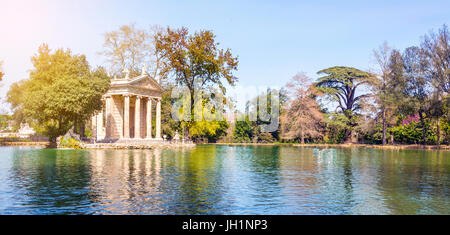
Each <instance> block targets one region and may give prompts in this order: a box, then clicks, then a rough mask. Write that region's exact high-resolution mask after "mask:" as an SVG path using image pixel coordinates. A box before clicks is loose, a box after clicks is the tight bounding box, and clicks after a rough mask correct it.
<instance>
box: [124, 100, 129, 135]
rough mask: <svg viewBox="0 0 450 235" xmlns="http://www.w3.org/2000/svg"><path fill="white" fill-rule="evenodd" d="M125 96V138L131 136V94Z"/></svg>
mask: <svg viewBox="0 0 450 235" xmlns="http://www.w3.org/2000/svg"><path fill="white" fill-rule="evenodd" d="M123 96H124V108H123V138H124V139H129V138H130V95H123Z"/></svg>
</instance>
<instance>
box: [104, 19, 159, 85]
mask: <svg viewBox="0 0 450 235" xmlns="http://www.w3.org/2000/svg"><path fill="white" fill-rule="evenodd" d="M160 30H161V28H160V27H159V26H151V27H150V29H148V30H145V29H141V28H137V27H136V25H135V24H130V25H123V26H121V27H120V28H119V29H118V30H115V31H111V32H107V33H105V35H104V36H105V42H104V44H103V50H102V51H101V52H100V54H101V55H103V56H104V57H105V58H106V60H107V62H108V65H109V71H110V72H111V74H113V75H118V74H120V73H122V71H123V70H124V69H128V70H129V71H130V73H131V74H132V75H133V76H134V75H138V74H140V71H141V69H142V67H143V66H144V65H145V66H149V67H148V69H149V70H150V71H151V72H152V73H151V75H152V76H153V77H155V76H156V73H157V71H158V65H159V59H158V57H157V55H156V53H155V52H156V51H155V42H154V39H155V38H154V35H155V34H156V32H158V31H160Z"/></svg>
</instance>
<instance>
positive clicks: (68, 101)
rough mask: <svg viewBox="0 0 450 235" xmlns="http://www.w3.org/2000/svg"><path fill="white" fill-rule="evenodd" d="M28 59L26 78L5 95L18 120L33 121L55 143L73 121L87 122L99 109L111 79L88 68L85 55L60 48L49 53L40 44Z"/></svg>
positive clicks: (100, 71) (37, 129)
mask: <svg viewBox="0 0 450 235" xmlns="http://www.w3.org/2000/svg"><path fill="white" fill-rule="evenodd" d="M31 60H32V63H33V66H34V69H33V70H31V72H30V77H29V79H27V80H24V81H20V82H18V83H16V84H15V85H13V86H12V87H11V90H10V91H9V92H8V95H7V96H8V102H9V103H11V105H12V106H13V109H14V112H15V116H16V117H17V118H18V119H26V120H30V121H32V122H33V128H35V130H36V131H37V132H38V133H41V134H42V135H44V136H47V137H49V138H50V140H51V141H52V142H54V141H55V140H56V137H58V136H60V135H63V134H65V133H66V132H67V131H68V130H69V129H70V128H71V127H72V126H73V124H74V121H76V120H77V121H86V120H88V119H89V118H90V117H91V116H92V115H93V114H94V112H95V111H97V110H100V109H101V107H102V102H101V96H102V95H103V94H104V93H105V92H106V91H107V90H108V88H109V84H110V80H109V77H108V76H107V75H106V72H105V71H104V70H103V69H102V68H98V69H96V70H94V71H91V69H90V67H89V64H88V62H87V60H86V57H85V56H84V55H73V54H72V52H71V51H70V50H66V51H64V50H62V49H58V50H56V51H55V52H54V53H52V52H51V51H50V49H49V48H48V46H47V45H45V44H43V45H42V46H40V47H39V50H38V53H37V54H36V55H35V56H33V57H32V59H31Z"/></svg>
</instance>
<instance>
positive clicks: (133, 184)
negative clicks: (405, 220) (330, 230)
mask: <svg viewBox="0 0 450 235" xmlns="http://www.w3.org/2000/svg"><path fill="white" fill-rule="evenodd" d="M0 214H177V215H181V214H189V215H191V214H270V215H272V214H450V151H434V150H433V151H431V150H382V149H369V148H313V147H290V146H227V145H199V146H197V147H196V148H193V149H186V150H182V149H178V150H169V149H163V150H57V149H40V148H36V147H0Z"/></svg>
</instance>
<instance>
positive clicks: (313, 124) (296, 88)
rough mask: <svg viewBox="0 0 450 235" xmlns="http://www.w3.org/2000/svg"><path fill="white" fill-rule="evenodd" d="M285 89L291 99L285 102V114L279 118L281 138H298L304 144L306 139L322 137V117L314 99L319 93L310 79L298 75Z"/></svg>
mask: <svg viewBox="0 0 450 235" xmlns="http://www.w3.org/2000/svg"><path fill="white" fill-rule="evenodd" d="M286 87H287V90H288V94H289V97H291V99H290V100H289V101H288V102H287V104H286V107H285V112H284V113H283V114H282V115H281V118H280V120H281V123H282V131H283V137H284V138H300V140H301V143H302V144H304V143H305V138H306V137H309V138H317V137H320V136H322V132H321V122H322V121H323V115H322V113H321V112H320V108H319V104H318V103H317V101H316V100H315V99H314V98H315V96H317V95H319V92H318V91H317V89H315V87H314V86H313V84H312V81H311V78H309V77H307V76H306V75H305V74H304V73H299V74H297V75H295V76H294V77H293V78H292V80H291V81H290V82H289V83H288V84H287V85H286Z"/></svg>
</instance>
